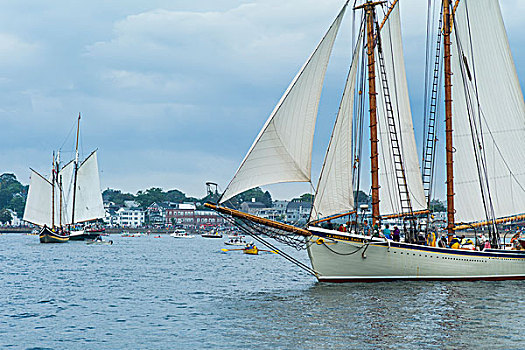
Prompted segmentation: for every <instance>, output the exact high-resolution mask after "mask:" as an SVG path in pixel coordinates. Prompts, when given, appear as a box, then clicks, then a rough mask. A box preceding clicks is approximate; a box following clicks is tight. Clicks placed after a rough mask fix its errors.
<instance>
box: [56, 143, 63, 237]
mask: <svg viewBox="0 0 525 350" xmlns="http://www.w3.org/2000/svg"><path fill="white" fill-rule="evenodd" d="M59 168H60V151H58V154H57V183H58V198H59V203H60V205H59V207H58V208H59V209H58V210H59V211H58V225H59V227H62V175H60V176H59V175H58V174H59V172H60V169H59Z"/></svg>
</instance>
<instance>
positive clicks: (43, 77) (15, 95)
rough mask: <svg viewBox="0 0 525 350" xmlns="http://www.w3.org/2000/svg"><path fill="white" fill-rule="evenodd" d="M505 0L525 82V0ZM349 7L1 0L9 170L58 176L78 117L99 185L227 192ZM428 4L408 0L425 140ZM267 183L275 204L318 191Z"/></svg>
mask: <svg viewBox="0 0 525 350" xmlns="http://www.w3.org/2000/svg"><path fill="white" fill-rule="evenodd" d="M500 2H501V7H502V11H503V16H504V20H505V24H506V28H507V32H508V36H509V41H510V45H511V49H512V52H513V55H514V59H515V63H516V67H517V70H518V75H519V76H520V81H521V82H522V86H523V85H524V84H523V82H524V79H525V38H524V37H523V36H522V33H523V32H524V27H525V24H524V22H523V20H522V18H523V15H525V2H524V1H522V0H501V1H500ZM343 3H344V1H343V0H324V1H314V0H287V1H282V0H252V1H248V0H244V1H243V0H237V1H234V0H192V1H178V0H169V1H168V0H149V1H138V0H113V1H102V0H92V1H75V0H68V1H64V0H50V1H45V2H44V1H36V0H34V1H29V0H19V1H7V0H0V123H1V127H0V172H1V173H4V172H10V173H15V174H16V176H17V177H18V179H19V180H20V181H21V182H22V183H25V184H27V183H29V167H31V168H34V169H36V170H37V171H40V172H41V173H44V174H46V173H49V168H50V164H51V156H52V152H53V150H57V149H61V150H62V151H61V152H62V158H63V159H64V158H66V159H67V158H71V157H72V156H73V152H72V151H73V149H74V138H75V137H74V136H75V130H74V129H75V127H76V119H77V116H78V114H79V113H81V115H82V119H81V132H80V136H81V137H80V146H81V147H80V151H81V155H83V156H87V155H88V154H89V153H90V152H91V151H92V150H93V149H98V151H99V152H98V160H99V169H100V179H101V187H102V189H105V188H108V187H109V188H114V189H120V190H122V191H125V192H132V193H135V192H136V191H138V190H141V189H146V188H149V187H153V186H155V187H162V188H163V189H165V190H168V189H174V188H176V189H179V190H181V191H183V192H185V193H186V194H187V195H190V196H195V197H202V196H204V195H205V182H206V181H213V182H217V183H218V184H219V186H220V188H222V189H224V188H225V187H226V185H227V184H228V182H229V181H230V179H231V178H232V177H233V175H234V173H235V170H236V169H237V167H238V166H239V164H240V162H241V161H242V159H243V158H244V156H245V154H246V152H247V150H248V149H249V147H250V146H251V144H252V142H253V140H254V138H255V137H256V136H257V134H258V132H259V130H260V128H261V127H262V125H263V124H264V122H265V121H266V119H267V118H268V115H269V114H270V112H271V111H272V110H273V108H274V106H275V104H276V103H277V102H278V101H279V99H280V97H281V95H282V93H283V92H284V91H285V89H286V88H287V86H288V85H289V83H290V82H291V80H292V79H293V77H294V76H295V74H296V73H297V71H298V70H299V69H300V67H301V66H302V65H303V63H304V62H305V60H306V59H307V57H308V56H309V55H310V53H311V52H312V51H313V49H314V48H315V46H316V45H317V43H318V41H319V40H320V39H321V37H322V36H323V35H324V33H325V31H326V30H327V29H328V26H329V25H330V24H331V22H332V21H333V19H334V18H335V16H336V15H337V13H338V11H339V9H340V8H341V7H342V5H343ZM426 4H427V1H423V0H406V1H401V16H402V21H403V35H404V50H405V57H406V58H405V60H406V66H407V77H408V83H409V89H410V93H411V104H412V112H413V115H414V128H415V133H416V139H417V142H418V144H420V143H421V140H420V139H421V135H422V125H421V122H420V121H419V119H422V118H420V117H419V116H421V115H422V108H423V107H422V106H423V104H422V100H423V93H422V91H423V87H424V84H423V80H424V79H423V77H424V69H425V67H424V59H425V53H424V47H425V32H426V18H425V17H426ZM346 17H347V19H346V20H345V22H344V23H343V26H342V29H341V37H340V38H339V39H338V40H337V41H336V46H335V48H334V56H333V58H332V60H331V63H330V66H329V69H328V72H327V80H326V84H325V88H324V90H323V96H322V100H321V105H320V109H319V117H318V124H317V132H316V134H317V135H316V139H315V141H314V154H313V169H312V177H313V179H316V178H317V177H318V174H319V172H320V168H321V164H322V159H323V157H324V152H325V149H326V146H327V143H328V139H329V134H330V130H331V128H332V123H333V120H334V118H335V114H336V112H337V104H338V102H339V98H340V93H341V91H342V88H343V83H344V79H345V77H346V72H347V69H348V62H349V61H348V58H349V57H350V56H349V55H350V51H351V50H350V45H349V42H350V41H349V36H350V33H351V24H352V13H351V12H349V13H348V14H347V16H346ZM345 23H346V24H345ZM345 26H346V27H345ZM418 118H419V119H418ZM438 173H442V172H440V171H439V170H438ZM441 187H444V186H441ZM267 189H269V190H270V192H272V194H273V196H274V198H280V199H285V198H291V197H292V196H295V195H297V194H301V193H304V192H307V191H311V188H310V185H309V184H291V185H283V184H280V185H275V186H269V187H267Z"/></svg>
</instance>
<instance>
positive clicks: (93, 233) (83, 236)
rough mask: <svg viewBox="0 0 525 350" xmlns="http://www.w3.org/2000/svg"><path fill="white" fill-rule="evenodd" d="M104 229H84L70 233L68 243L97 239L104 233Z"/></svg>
mask: <svg viewBox="0 0 525 350" xmlns="http://www.w3.org/2000/svg"><path fill="white" fill-rule="evenodd" d="M104 231H105V230H104V229H103V228H102V229H85V230H79V231H71V232H70V233H69V240H70V241H86V240H94V239H97V238H98V237H99V236H100V235H101V234H103V233H104Z"/></svg>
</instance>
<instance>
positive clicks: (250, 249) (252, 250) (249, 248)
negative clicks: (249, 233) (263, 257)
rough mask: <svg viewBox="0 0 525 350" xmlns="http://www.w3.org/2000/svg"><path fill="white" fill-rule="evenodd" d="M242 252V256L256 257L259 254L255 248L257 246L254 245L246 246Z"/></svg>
mask: <svg viewBox="0 0 525 350" xmlns="http://www.w3.org/2000/svg"><path fill="white" fill-rule="evenodd" d="M242 252H243V253H244V254H250V255H258V254H259V248H257V246H256V245H255V244H247V245H246V247H245V248H244V249H243V251H242Z"/></svg>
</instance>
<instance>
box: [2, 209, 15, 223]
mask: <svg viewBox="0 0 525 350" xmlns="http://www.w3.org/2000/svg"><path fill="white" fill-rule="evenodd" d="M12 219H13V218H12V217H11V213H10V212H9V210H7V209H2V210H1V211H0V222H1V223H3V224H10V223H11V220H12Z"/></svg>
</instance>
